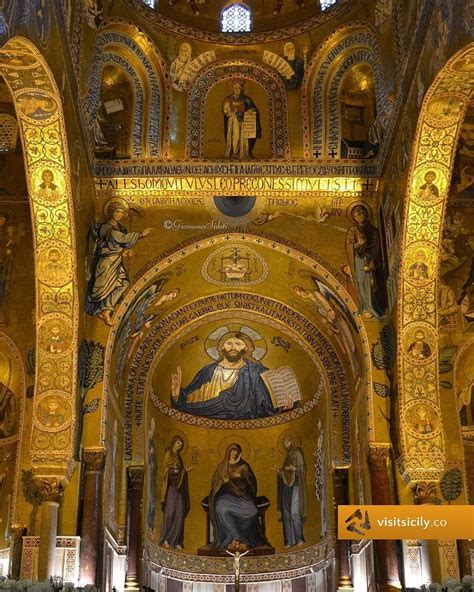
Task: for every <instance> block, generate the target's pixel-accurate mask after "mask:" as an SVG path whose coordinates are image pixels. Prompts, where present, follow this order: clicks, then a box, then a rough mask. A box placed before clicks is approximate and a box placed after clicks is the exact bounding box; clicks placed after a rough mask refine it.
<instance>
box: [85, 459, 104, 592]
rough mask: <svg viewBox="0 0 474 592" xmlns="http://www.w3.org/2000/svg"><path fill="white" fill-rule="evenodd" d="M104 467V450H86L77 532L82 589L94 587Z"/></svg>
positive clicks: (96, 572)
mask: <svg viewBox="0 0 474 592" xmlns="http://www.w3.org/2000/svg"><path fill="white" fill-rule="evenodd" d="M104 464H105V450H104V449H103V448H88V449H86V448H85V449H84V450H83V451H82V466H83V475H84V477H83V498H82V508H81V518H82V520H81V531H80V535H81V554H80V566H81V572H80V579H81V583H82V585H88V584H90V585H94V584H97V575H98V557H99V551H100V547H99V543H100V527H101V523H102V473H103V470H104Z"/></svg>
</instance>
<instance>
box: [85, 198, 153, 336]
mask: <svg viewBox="0 0 474 592" xmlns="http://www.w3.org/2000/svg"><path fill="white" fill-rule="evenodd" d="M129 213H130V208H129V206H128V204H127V202H126V201H125V200H124V199H121V198H118V197H115V198H112V199H110V200H109V201H108V202H107V203H106V204H105V206H104V218H103V220H102V221H101V222H99V223H95V224H92V225H91V229H90V235H91V236H92V238H93V239H94V242H95V249H94V254H93V257H92V265H91V270H90V277H89V283H88V285H87V291H86V302H85V309H86V312H87V314H90V315H93V316H97V317H98V318H99V319H101V320H102V321H104V323H106V324H107V325H112V315H113V312H114V310H115V308H116V306H117V304H118V302H119V301H120V299H121V298H122V297H123V295H124V293H125V291H126V290H127V288H128V286H129V284H130V281H129V279H128V272H127V270H126V269H125V266H124V257H126V256H130V255H131V252H132V248H133V247H134V245H135V244H136V243H137V241H139V240H140V239H142V238H145V237H147V236H148V235H149V234H150V233H151V232H152V231H153V229H152V228H145V229H144V230H142V231H141V232H129V231H128V230H127V228H126V227H125V226H124V225H123V224H122V220H125V219H126V218H127V217H128V215H129Z"/></svg>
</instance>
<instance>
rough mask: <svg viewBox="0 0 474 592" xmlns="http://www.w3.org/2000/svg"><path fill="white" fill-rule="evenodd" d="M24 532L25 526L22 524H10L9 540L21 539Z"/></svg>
mask: <svg viewBox="0 0 474 592" xmlns="http://www.w3.org/2000/svg"><path fill="white" fill-rule="evenodd" d="M25 532H26V526H24V525H23V524H12V525H11V526H10V538H11V539H12V540H18V539H21V537H22V536H23V535H24V534H25Z"/></svg>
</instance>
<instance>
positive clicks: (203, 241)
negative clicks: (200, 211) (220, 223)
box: [101, 233, 375, 462]
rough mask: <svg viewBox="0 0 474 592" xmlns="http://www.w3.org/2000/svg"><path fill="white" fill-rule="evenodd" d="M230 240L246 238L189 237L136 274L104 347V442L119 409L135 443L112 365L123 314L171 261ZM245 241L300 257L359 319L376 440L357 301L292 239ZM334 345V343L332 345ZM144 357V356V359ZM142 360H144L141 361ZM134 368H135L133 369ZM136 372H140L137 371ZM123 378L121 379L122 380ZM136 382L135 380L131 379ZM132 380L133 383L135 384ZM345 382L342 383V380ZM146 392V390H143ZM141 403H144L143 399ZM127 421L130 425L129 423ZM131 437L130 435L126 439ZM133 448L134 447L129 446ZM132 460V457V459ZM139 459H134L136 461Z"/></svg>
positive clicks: (129, 406)
mask: <svg viewBox="0 0 474 592" xmlns="http://www.w3.org/2000/svg"><path fill="white" fill-rule="evenodd" d="M229 240H244V239H243V238H242V235H241V234H239V233H227V234H222V235H219V236H213V237H211V238H206V237H198V238H196V239H195V240H193V241H189V243H187V244H184V245H178V246H177V247H176V248H175V249H174V250H173V252H170V253H168V254H167V255H166V257H165V258H157V259H156V260H154V261H152V262H150V263H149V264H147V266H146V268H145V269H144V270H143V271H142V272H141V273H140V274H139V275H138V276H137V277H138V279H137V280H136V282H135V284H134V285H133V286H132V287H131V289H130V290H129V292H128V293H127V295H126V296H125V298H124V300H123V301H122V303H121V304H120V307H119V309H118V311H117V313H116V315H114V325H113V326H112V328H111V330H110V333H109V339H108V342H107V346H106V351H105V363H104V386H103V393H104V397H103V402H102V405H103V411H102V417H103V423H102V430H101V443H104V442H105V441H106V434H107V417H109V414H110V413H116V414H118V415H119V416H120V418H121V422H122V423H125V428H126V429H128V430H129V433H128V434H127V435H126V437H125V441H128V442H129V443H130V445H132V444H131V443H132V438H131V437H130V436H131V433H132V432H131V430H132V429H135V428H134V427H133V426H134V425H135V423H134V422H133V420H132V415H133V413H134V411H133V410H134V409H135V408H136V406H135V402H134V401H133V400H132V399H131V398H130V397H129V400H128V399H127V394H125V396H124V397H123V401H122V404H123V408H122V409H119V400H120V397H119V396H118V394H117V393H116V392H115V388H114V384H116V383H117V378H116V375H115V372H114V370H115V368H114V365H113V359H112V358H113V355H114V351H116V350H115V348H116V346H117V336H118V335H119V334H120V330H121V322H122V319H124V317H126V315H127V311H128V310H129V309H130V308H131V307H132V304H133V302H134V300H135V299H136V298H137V295H140V294H141V293H142V292H143V290H144V289H145V288H146V286H147V285H148V284H150V282H151V281H152V279H153V278H156V277H158V276H162V275H163V274H166V273H168V271H169V268H170V266H171V265H173V264H175V263H178V262H180V261H183V260H185V259H186V258H187V257H189V256H190V255H192V254H193V253H195V252H196V251H197V250H199V249H202V248H208V247H209V246H210V245H212V246H214V245H215V246H219V245H223V244H226V243H227V241H229ZM245 241H246V244H247V245H251V244H253V243H255V244H256V245H258V246H259V247H265V248H268V249H272V250H276V251H277V252H281V253H283V254H285V255H286V256H288V257H290V258H291V259H295V260H298V261H300V262H303V263H305V264H307V265H308V266H309V267H310V268H311V269H312V270H314V272H315V273H316V274H318V275H320V276H321V277H324V279H325V281H326V282H327V283H328V285H329V286H330V287H331V289H333V290H334V291H336V292H337V293H338V295H339V296H340V298H341V300H342V301H343V302H344V303H345V305H346V306H347V308H348V310H349V311H350V313H351V315H352V316H353V317H354V319H355V320H356V322H357V326H358V332H359V335H360V341H361V347H362V353H363V356H364V359H363V360H361V362H362V365H363V367H364V368H363V372H364V381H363V383H364V384H365V388H366V393H367V399H366V400H367V414H368V418H367V425H368V434H367V438H368V440H371V441H373V440H374V438H375V428H374V420H373V400H372V384H371V380H370V376H371V359H370V353H369V342H368V338H367V333H366V330H365V327H364V324H363V323H362V321H361V320H360V318H359V317H358V312H357V311H358V309H357V306H356V305H355V303H354V302H353V301H352V299H351V297H350V295H349V294H348V293H347V292H346V290H345V289H344V287H343V285H342V284H341V281H340V278H339V279H337V275H338V272H337V271H336V270H332V268H329V267H327V266H326V265H324V264H323V262H322V261H320V260H319V259H318V258H317V256H314V255H312V254H311V253H309V252H305V251H304V250H302V249H301V248H299V247H297V246H296V245H293V243H286V242H285V241H282V240H281V239H280V240H279V239H277V238H276V237H274V236H273V235H271V236H268V237H266V236H263V235H262V236H261V235H251V234H248V235H245ZM331 347H332V346H331ZM140 350H142V351H141V354H143V356H142V357H144V356H146V355H147V354H148V350H147V349H146V348H142V347H141V346H140ZM141 354H140V355H141ZM142 361H143V360H142ZM150 363H151V362H150V361H149V360H147V361H144V364H150ZM140 364H141V361H140ZM134 372H135V370H134ZM135 375H137V373H136V372H135ZM119 382H120V381H119ZM132 382H133V381H132ZM132 382H131V383H130V384H132ZM341 384H342V383H341ZM142 387H143V388H145V384H144V383H141V386H140V389H141V388H142ZM132 391H133V389H132V388H129V389H127V392H128V393H129V394H130V396H131V394H132ZM143 392H144V391H143ZM140 400H141V401H143V398H142V397H141V396H140ZM140 405H141V403H140ZM127 424H128V427H127ZM127 438H128V439H127ZM130 450H132V448H130ZM129 460H130V459H129ZM135 461H136V459H134V462H135Z"/></svg>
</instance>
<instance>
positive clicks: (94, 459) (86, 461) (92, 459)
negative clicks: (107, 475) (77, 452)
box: [82, 448, 105, 472]
mask: <svg viewBox="0 0 474 592" xmlns="http://www.w3.org/2000/svg"><path fill="white" fill-rule="evenodd" d="M82 463H83V465H84V470H85V471H86V472H87V471H98V472H102V471H103V469H104V465H105V449H104V448H84V449H83V451H82Z"/></svg>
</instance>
